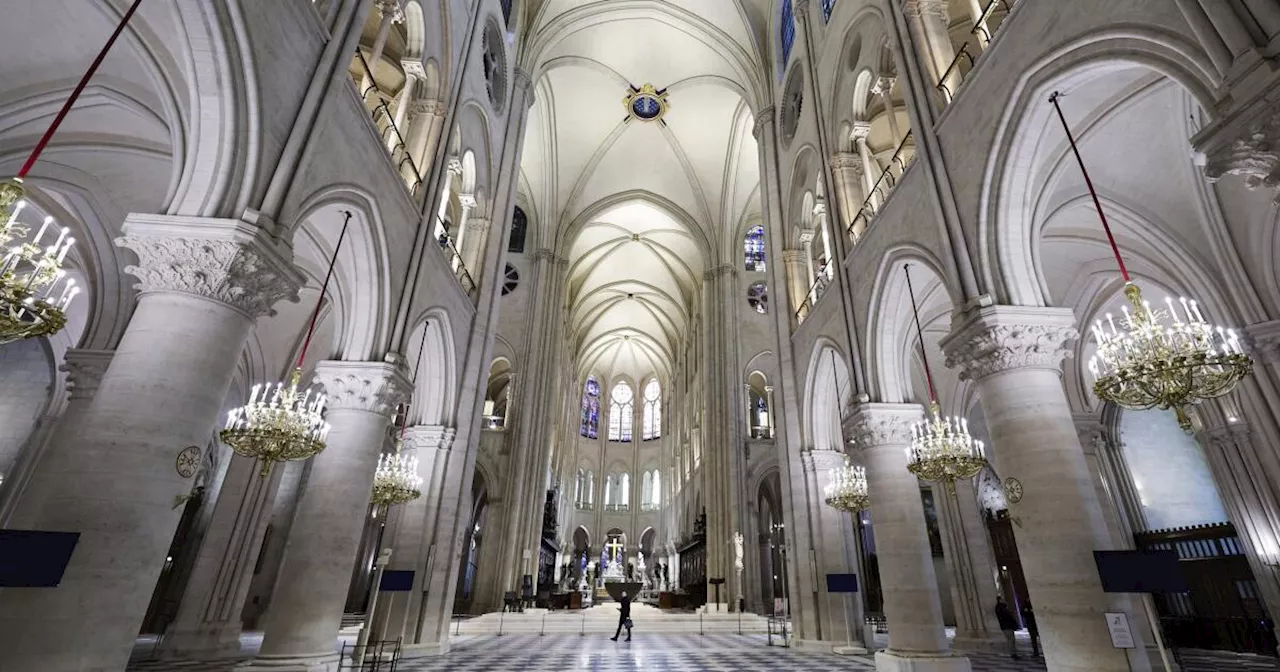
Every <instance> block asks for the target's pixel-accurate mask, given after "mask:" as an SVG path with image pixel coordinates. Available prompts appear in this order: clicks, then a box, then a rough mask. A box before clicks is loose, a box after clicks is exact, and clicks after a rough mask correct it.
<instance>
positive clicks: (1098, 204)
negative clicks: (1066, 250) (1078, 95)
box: [1049, 91, 1129, 282]
mask: <svg viewBox="0 0 1280 672" xmlns="http://www.w3.org/2000/svg"><path fill="white" fill-rule="evenodd" d="M1061 96H1062V94H1061V93H1059V92H1057V91H1054V92H1053V93H1051V94H1049V102H1051V103H1053V109H1055V110H1057V111H1058V120H1059V121H1061V122H1062V130H1063V131H1065V132H1066V134H1067V142H1070V143H1071V152H1072V153H1073V154H1075V155H1076V163H1079V164H1080V172H1081V173H1083V174H1084V183H1085V185H1086V186H1088V187H1089V195H1090V196H1092V197H1093V207H1094V208H1097V210H1098V218H1099V219H1101V220H1102V230H1103V231H1106V232H1107V242H1108V243H1111V251H1112V252H1113V253H1115V255H1116V263H1117V264H1119V265H1120V275H1122V276H1124V281H1125V282H1129V269H1128V268H1125V265H1124V257H1121V256H1120V246H1119V245H1116V237H1115V236H1113V235H1111V225H1110V224H1108V223H1107V215H1106V214H1105V213H1103V212H1102V201H1099V200H1098V191H1097V190H1096V189H1094V188H1093V180H1091V179H1089V171H1088V169H1086V168H1085V167H1084V159H1082V158H1080V149H1079V148H1078V147H1076V139H1075V138H1074V137H1072V135H1071V128H1070V127H1069V126H1067V118H1066V117H1065V116H1063V114H1062V106H1061V105H1059V104H1058V98H1060V97H1061Z"/></svg>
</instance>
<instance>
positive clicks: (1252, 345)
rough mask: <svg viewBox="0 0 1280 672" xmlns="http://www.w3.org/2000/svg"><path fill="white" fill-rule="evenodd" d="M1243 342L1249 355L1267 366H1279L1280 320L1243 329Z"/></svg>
mask: <svg viewBox="0 0 1280 672" xmlns="http://www.w3.org/2000/svg"><path fill="white" fill-rule="evenodd" d="M1244 340H1245V342H1246V344H1247V345H1248V346H1249V352H1250V354H1253V355H1254V356H1255V357H1257V358H1258V359H1260V360H1262V361H1264V362H1266V363H1268V364H1273V365H1280V320H1271V321H1270V322H1259V323H1257V324H1251V325H1249V326H1247V327H1245V328H1244Z"/></svg>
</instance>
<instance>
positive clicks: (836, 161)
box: [830, 152, 862, 177]
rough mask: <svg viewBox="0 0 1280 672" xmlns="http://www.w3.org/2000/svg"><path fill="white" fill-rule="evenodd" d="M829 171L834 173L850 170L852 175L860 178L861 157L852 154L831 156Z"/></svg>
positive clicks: (842, 153) (841, 153) (843, 153)
mask: <svg viewBox="0 0 1280 672" xmlns="http://www.w3.org/2000/svg"><path fill="white" fill-rule="evenodd" d="M830 163H831V170H834V171H836V172H839V171H842V170H852V171H853V173H854V175H857V176H859V177H861V176H862V157H860V156H858V155H857V154H855V153H853V152H838V153H836V154H833V155H832V156H831V161H830Z"/></svg>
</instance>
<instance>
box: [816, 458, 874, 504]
mask: <svg viewBox="0 0 1280 672" xmlns="http://www.w3.org/2000/svg"><path fill="white" fill-rule="evenodd" d="M824 494H825V495H826V498H825V501H826V503H827V506H829V507H831V508H833V509H836V510H838V511H845V512H847V513H857V512H859V511H866V510H867V509H869V508H871V496H870V495H869V494H868V493H867V470H866V469H865V468H864V467H860V466H856V465H854V464H852V463H850V462H849V458H847V457H846V458H845V460H844V466H843V467H841V468H839V469H834V470H832V472H831V482H830V483H828V484H827V487H826V488H825V489H824Z"/></svg>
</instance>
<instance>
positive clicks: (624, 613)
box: [609, 590, 631, 642]
mask: <svg viewBox="0 0 1280 672" xmlns="http://www.w3.org/2000/svg"><path fill="white" fill-rule="evenodd" d="M620 602H621V603H622V606H620V607H618V611H619V612H620V613H619V614H618V629H617V630H616V631H614V633H613V636H612V637H610V638H609V639H611V640H613V641H615V642H616V641H618V635H620V634H622V628H623V627H624V626H625V627H626V628H627V641H628V642H629V641H631V598H630V597H627V591H625V590H624V591H622V600H620Z"/></svg>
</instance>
